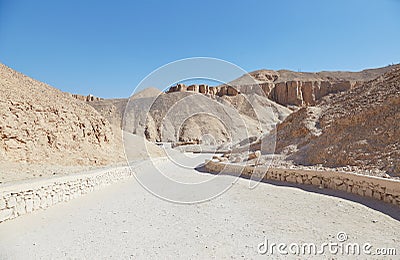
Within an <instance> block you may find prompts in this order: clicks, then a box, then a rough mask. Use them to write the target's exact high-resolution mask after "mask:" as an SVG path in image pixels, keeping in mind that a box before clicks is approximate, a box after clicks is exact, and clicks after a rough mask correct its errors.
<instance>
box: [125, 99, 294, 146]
mask: <svg viewBox="0 0 400 260" xmlns="http://www.w3.org/2000/svg"><path fill="white" fill-rule="evenodd" d="M290 112H291V111H290V110H289V109H287V108H285V107H283V106H280V105H278V104H276V103H274V102H272V101H270V100H268V99H267V98H266V97H262V96H258V95H255V94H252V95H237V96H234V97H221V98H219V97H218V98H215V99H212V98H209V97H207V96H205V95H201V94H198V93H191V92H175V93H168V94H161V95H158V96H156V97H147V98H136V99H131V100H130V101H129V103H128V106H127V110H126V114H125V124H124V126H123V129H124V130H126V131H129V132H132V133H134V134H138V135H144V136H146V138H147V139H148V140H150V141H163V142H195V143H201V144H209V145H219V144H223V143H226V142H232V143H234V142H238V141H240V140H242V139H244V138H246V137H248V136H259V135H260V134H262V133H265V132H268V131H270V130H271V129H272V128H273V127H274V126H275V125H276V124H277V123H278V122H281V120H283V119H284V118H285V117H286V116H287V115H289V114H290Z"/></svg>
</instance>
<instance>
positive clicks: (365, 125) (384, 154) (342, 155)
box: [276, 68, 400, 176]
mask: <svg viewBox="0 0 400 260" xmlns="http://www.w3.org/2000/svg"><path fill="white" fill-rule="evenodd" d="M277 133H278V135H277V145H276V148H277V152H284V153H288V154H289V155H290V156H289V158H290V159H292V160H294V161H295V162H296V163H298V164H304V165H317V164H320V165H323V166H327V167H341V166H347V165H350V166H359V167H360V168H362V169H371V170H373V169H379V170H384V171H386V172H387V173H389V174H392V175H394V176H399V175H400V142H399V138H400V68H397V69H394V70H393V71H391V72H388V73H386V74H384V75H383V76H381V77H378V78H377V79H375V80H373V81H370V82H367V83H365V84H363V85H362V86H359V87H357V88H354V89H351V90H350V91H347V92H345V93H340V94H337V95H334V96H331V97H326V98H324V100H323V101H322V102H321V103H320V104H318V105H317V106H315V107H309V108H303V109H300V110H299V111H297V112H294V113H293V114H291V115H290V116H288V117H287V119H286V120H285V121H284V122H283V123H281V124H280V125H279V126H278V131H277Z"/></svg>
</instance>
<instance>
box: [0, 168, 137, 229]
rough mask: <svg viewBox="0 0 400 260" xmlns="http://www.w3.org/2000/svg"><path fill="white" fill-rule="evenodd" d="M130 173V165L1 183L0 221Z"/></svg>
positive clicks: (64, 199) (47, 205) (48, 205)
mask: <svg viewBox="0 0 400 260" xmlns="http://www.w3.org/2000/svg"><path fill="white" fill-rule="evenodd" d="M131 176H133V172H132V171H131V170H130V169H129V167H120V168H113V169H108V170H101V171H95V172H89V173H85V174H77V175H75V174H74V175H68V176H61V177H56V178H48V179H41V180H25V181H22V182H17V183H9V184H7V183H6V184H3V185H1V186H0V222H3V221H6V220H9V219H13V218H16V217H18V216H21V215H24V214H26V213H30V212H32V211H34V210H39V209H46V208H48V207H50V206H52V205H54V204H57V203H60V202H66V201H69V200H71V199H74V198H77V197H79V196H82V195H84V194H86V193H88V192H91V191H93V190H97V189H99V188H100V187H102V186H105V185H109V184H111V183H114V182H117V181H119V180H121V179H125V178H128V177H131Z"/></svg>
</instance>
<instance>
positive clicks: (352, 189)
mask: <svg viewBox="0 0 400 260" xmlns="http://www.w3.org/2000/svg"><path fill="white" fill-rule="evenodd" d="M205 167H206V169H207V170H208V171H209V172H212V173H219V172H221V173H235V174H241V176H243V177H250V176H251V175H252V174H255V175H256V176H259V177H262V176H263V175H264V174H265V175H264V177H263V179H264V180H276V181H283V182H289V183H297V184H308V185H314V186H317V187H320V188H328V189H332V190H340V191H344V192H348V193H354V194H357V195H360V196H365V197H371V198H375V199H378V200H382V201H385V202H387V203H391V204H394V205H397V206H400V181H398V180H392V179H384V178H378V177H373V176H367V175H361V174H355V173H344V172H336V171H311V170H298V169H279V168H268V167H260V166H244V165H238V164H227V163H222V162H215V161H208V162H207V163H206V166H205Z"/></svg>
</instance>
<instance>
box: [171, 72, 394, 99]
mask: <svg viewBox="0 0 400 260" xmlns="http://www.w3.org/2000/svg"><path fill="white" fill-rule="evenodd" d="M395 67H399V65H393V66H387V67H384V68H378V69H369V70H363V71H360V72H345V71H322V72H315V73H311V72H294V71H289V70H279V71H273V70H258V71H254V72H251V73H249V75H250V76H251V77H252V80H249V75H243V76H242V77H240V78H238V79H236V80H233V81H232V82H229V83H228V85H221V86H215V87H211V86H207V85H191V86H185V85H184V84H178V85H176V86H173V87H171V88H170V89H169V91H168V92H170V93H171V92H187V91H190V92H195V93H202V94H206V95H209V96H212V97H215V96H225V95H227V96H235V95H238V94H239V93H245V94H249V93H258V94H262V95H266V96H267V97H268V98H270V99H271V100H273V101H275V102H277V103H279V104H281V105H285V106H300V107H302V106H308V105H315V104H316V103H317V102H318V101H320V100H321V98H322V97H324V96H326V95H328V94H332V93H338V92H342V91H346V90H349V89H352V88H354V87H357V86H360V85H361V84H362V83H363V82H366V81H369V80H372V79H374V78H376V77H378V76H380V75H382V74H383V73H385V72H387V71H390V70H391V69H392V68H395ZM249 82H251V84H250V83H249ZM260 90H261V91H260ZM260 92H263V93H260Z"/></svg>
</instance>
